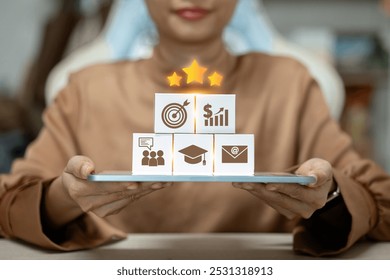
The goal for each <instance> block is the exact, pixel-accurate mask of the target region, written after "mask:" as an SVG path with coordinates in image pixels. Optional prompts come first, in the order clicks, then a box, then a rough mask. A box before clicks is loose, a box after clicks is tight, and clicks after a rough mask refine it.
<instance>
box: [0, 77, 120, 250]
mask: <svg viewBox="0 0 390 280" xmlns="http://www.w3.org/2000/svg"><path fill="white" fill-rule="evenodd" d="M80 100H81V98H80V94H79V90H78V87H77V82H76V81H74V79H72V80H71V81H70V83H69V85H68V86H67V87H66V88H65V89H64V90H63V91H62V92H61V93H60V94H59V96H58V98H57V99H56V101H55V102H54V104H53V105H52V106H51V107H50V108H48V109H47V110H46V112H45V113H44V118H43V119H44V127H43V129H42V130H41V132H40V134H39V136H38V138H37V139H36V140H35V141H34V142H33V143H32V144H31V145H30V146H29V147H28V149H27V152H26V155H25V158H23V159H19V160H16V161H15V162H14V164H13V167H12V171H11V173H10V174H3V175H0V234H1V235H3V236H5V237H7V238H16V239H21V240H24V241H26V242H29V243H32V244H35V245H38V246H41V247H44V248H49V249H56V250H77V249H84V248H90V247H95V246H98V245H100V244H103V243H106V242H109V241H111V240H117V239H119V238H124V237H125V234H124V233H123V232H121V231H119V230H117V229H115V228H113V227H112V226H111V225H110V224H108V223H107V222H106V221H104V220H103V219H101V218H99V217H97V216H95V215H93V214H92V213H86V214H84V215H83V216H81V217H80V218H78V219H77V220H75V221H73V222H71V223H70V224H68V225H66V226H65V227H64V228H62V229H60V230H59V231H56V232H50V231H49V229H48V228H49V227H47V226H45V223H44V219H43V218H42V217H44V212H43V211H42V210H43V209H42V205H43V203H42V200H43V198H44V192H45V190H46V189H47V188H50V185H51V182H52V181H53V180H54V179H55V178H57V177H58V176H60V175H61V173H62V172H63V169H64V168H65V166H66V164H67V162H68V160H69V159H70V158H71V157H72V156H74V155H77V154H79V153H81V152H82V151H80V150H79V148H78V144H77V132H78V131H77V130H78V122H79V114H80V111H81V110H82V109H81V101H80Z"/></svg>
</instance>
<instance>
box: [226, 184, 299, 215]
mask: <svg viewBox="0 0 390 280" xmlns="http://www.w3.org/2000/svg"><path fill="white" fill-rule="evenodd" d="M233 186H234V187H236V188H240V189H244V190H247V191H249V192H250V193H251V194H252V195H254V196H256V197H257V198H259V199H261V200H262V201H264V202H265V203H267V204H268V205H269V206H271V207H272V208H274V209H275V210H276V211H278V212H279V213H280V214H281V215H283V216H285V217H286V218H288V219H293V218H295V217H296V216H297V214H296V213H293V212H292V211H290V210H288V209H286V208H283V207H281V206H280V205H278V204H277V203H275V202H273V201H271V200H270V199H269V198H267V196H264V195H262V193H261V191H259V189H260V188H262V189H265V186H266V185H265V184H255V183H249V184H248V183H233Z"/></svg>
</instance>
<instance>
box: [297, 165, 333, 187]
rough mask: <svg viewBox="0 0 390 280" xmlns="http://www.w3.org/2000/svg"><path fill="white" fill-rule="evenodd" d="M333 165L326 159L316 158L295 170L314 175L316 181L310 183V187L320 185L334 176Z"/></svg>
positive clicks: (299, 172)
mask: <svg viewBox="0 0 390 280" xmlns="http://www.w3.org/2000/svg"><path fill="white" fill-rule="evenodd" d="M332 173H333V172H332V166H331V165H330V163H329V162H327V161H326V160H322V159H318V158H314V159H310V160H308V161H306V162H304V163H303V164H302V165H301V166H300V167H299V168H298V169H297V171H296V172H295V174H297V175H302V176H312V177H315V178H316V182H315V183H312V184H310V185H309V186H310V187H315V186H320V185H322V184H324V183H325V182H327V181H328V180H329V178H332V176H333V174H332Z"/></svg>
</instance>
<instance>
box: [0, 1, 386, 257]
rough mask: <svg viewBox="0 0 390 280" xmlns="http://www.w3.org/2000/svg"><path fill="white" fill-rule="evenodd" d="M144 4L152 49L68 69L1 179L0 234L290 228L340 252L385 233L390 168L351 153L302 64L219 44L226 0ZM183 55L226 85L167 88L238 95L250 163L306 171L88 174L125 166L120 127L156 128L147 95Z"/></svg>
mask: <svg viewBox="0 0 390 280" xmlns="http://www.w3.org/2000/svg"><path fill="white" fill-rule="evenodd" d="M146 3H147V6H148V9H149V12H150V14H151V17H152V18H153V20H154V22H155V23H156V26H157V29H158V32H159V38H160V41H159V44H158V45H157V47H156V48H155V50H154V54H153V57H152V58H151V59H148V60H141V61H137V62H120V63H115V64H106V65H97V66H94V67H91V68H88V69H85V70H83V71H81V72H79V73H77V74H75V75H73V76H72V78H71V80H70V82H69V84H68V86H67V87H66V88H65V89H64V90H63V91H62V92H61V93H60V95H59V96H58V98H57V100H56V102H55V103H54V104H53V106H51V107H50V108H49V109H48V110H47V112H46V113H45V127H44V129H43V130H42V132H41V134H40V136H39V137H38V139H37V140H36V141H35V142H34V143H33V144H32V145H31V146H30V148H29V149H28V152H27V154H26V157H25V159H23V160H19V161H17V162H16V163H15V164H14V167H13V171H12V174H10V175H3V176H2V177H1V178H0V187H1V188H0V191H1V192H0V195H1V197H2V199H1V204H0V207H1V210H0V211H1V212H0V214H1V220H0V222H1V227H2V232H3V235H5V236H10V237H16V238H21V239H24V240H26V241H29V242H32V243H34V244H38V245H40V246H43V247H47V248H54V249H60V250H75V249H81V248H89V247H94V246H98V245H100V244H103V243H105V242H109V241H110V240H115V239H118V238H122V237H124V236H125V235H126V233H127V232H229V231H234V232H270V231H291V230H293V233H294V249H295V250H296V251H297V252H303V253H308V254H313V255H326V254H336V253H339V252H342V251H344V250H346V249H348V248H349V247H350V246H352V245H353V244H354V243H355V242H356V241H357V240H358V239H360V238H361V237H363V236H369V237H373V238H376V239H389V237H390V232H389V206H388V205H389V198H390V190H389V185H390V178H389V176H388V175H387V174H386V173H385V172H383V171H382V170H381V169H380V168H379V167H378V166H376V165H375V164H374V163H372V162H370V161H368V160H363V159H360V157H359V156H358V155H357V154H356V153H355V152H354V151H353V149H352V148H351V141H350V139H349V138H348V137H347V136H346V135H345V134H344V133H342V132H341V131H340V129H339V127H338V125H337V124H336V123H335V122H334V121H333V120H332V118H331V117H330V116H329V113H328V110H327V107H326V105H325V103H324V100H323V98H322V94H321V92H320V90H319V88H318V86H317V84H316V83H315V82H314V81H313V79H312V78H311V77H310V75H309V74H308V72H307V71H306V69H304V67H302V66H301V65H300V64H299V63H297V62H295V61H293V60H290V59H287V58H280V57H271V56H266V55H263V54H256V53H254V54H249V55H245V56H240V57H235V56H232V55H230V54H229V53H228V52H227V51H226V50H225V48H224V45H223V42H222V38H221V36H222V31H223V28H224V27H225V25H226V24H227V23H228V21H229V19H230V17H231V15H232V13H233V11H234V8H235V5H236V1H233V0H232V1H223V0H212V1H210V0H209V1H191V0H188V1H185V0H165V1H153V0H146ZM194 58H196V59H197V60H198V61H199V63H200V64H202V65H206V66H211V67H212V68H213V69H218V70H219V72H220V73H221V74H222V75H223V76H224V84H223V86H222V87H220V88H212V89H210V88H208V87H206V86H198V87H197V88H194V87H192V86H188V87H189V88H183V87H181V88H178V89H176V91H177V92H180V91H186V90H188V89H191V90H195V89H196V90H202V89H203V90H207V91H208V92H214V93H219V92H220V93H235V94H236V95H237V112H236V115H237V120H236V122H237V123H236V130H237V133H254V134H255V139H256V143H255V146H256V155H255V158H256V166H255V169H256V170H257V171H282V170H286V169H288V168H291V170H292V171H294V172H295V173H297V174H301V175H312V176H315V177H316V178H317V180H316V183H314V184H313V185H311V186H308V187H302V186H298V185H275V184H273V185H262V184H234V187H235V188H233V187H232V185H231V184H227V183H219V184H211V183H210V184H202V185H199V184H196V183H181V184H163V183H154V184H146V183H139V184H130V183H129V184H123V183H122V184H120V183H117V184H112V183H107V184H94V183H90V182H88V181H87V180H86V178H87V176H88V174H90V173H92V172H94V171H96V172H100V171H102V170H108V169H111V170H113V169H117V170H120V169H122V170H127V169H130V168H131V158H132V155H131V149H130V144H129V143H130V141H129V140H130V139H129V138H130V137H131V134H132V133H133V132H140V133H145V132H151V131H153V106H154V93H155V92H172V91H174V90H173V88H170V87H168V85H167V82H166V77H167V76H168V75H170V74H171V73H172V72H173V71H176V70H177V69H181V68H182V67H183V66H185V65H189V64H190V62H191V61H192V60H193V59H194ZM77 155H82V156H77ZM337 190H340V192H341V194H340V195H338V193H339V192H338V191H337ZM334 193H335V194H336V195H335V196H334V197H336V196H337V197H336V198H335V199H331V198H333V194H334Z"/></svg>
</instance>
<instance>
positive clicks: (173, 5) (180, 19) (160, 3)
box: [145, 0, 237, 43]
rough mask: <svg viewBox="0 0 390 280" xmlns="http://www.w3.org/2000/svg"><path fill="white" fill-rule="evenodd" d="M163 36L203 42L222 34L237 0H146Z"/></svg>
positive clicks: (182, 40)
mask: <svg viewBox="0 0 390 280" xmlns="http://www.w3.org/2000/svg"><path fill="white" fill-rule="evenodd" d="M145 3H146V5H147V7H148V10H149V13H150V15H151V17H152V19H153V21H154V22H155V24H156V26H157V29H158V31H159V34H160V37H166V38H170V39H174V40H177V41H180V42H186V43H187V42H188V43H191V42H202V41H207V40H210V39H213V38H216V37H220V36H221V34H222V31H223V29H224V27H225V26H226V25H227V23H228V22H229V20H230V18H231V16H232V14H233V12H234V8H235V6H236V3H237V0H145Z"/></svg>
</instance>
